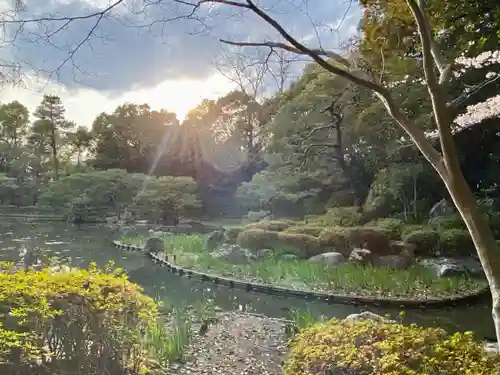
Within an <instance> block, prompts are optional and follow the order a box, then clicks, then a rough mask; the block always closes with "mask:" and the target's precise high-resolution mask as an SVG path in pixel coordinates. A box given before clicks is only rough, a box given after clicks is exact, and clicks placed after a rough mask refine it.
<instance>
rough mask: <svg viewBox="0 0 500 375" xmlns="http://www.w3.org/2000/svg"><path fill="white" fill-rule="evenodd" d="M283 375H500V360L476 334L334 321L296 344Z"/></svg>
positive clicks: (317, 327)
mask: <svg viewBox="0 0 500 375" xmlns="http://www.w3.org/2000/svg"><path fill="white" fill-rule="evenodd" d="M283 374H284V375H332V374H339V375H348V374H349V375H350V374H352V375H420V374H426V375H441V374H446V375H464V374H471V375H498V374H500V356H498V355H496V356H492V357H490V356H488V355H486V353H485V352H484V349H483V347H482V345H481V344H480V343H478V342H476V341H475V340H474V337H473V334H472V333H471V332H465V333H455V334H453V335H452V336H449V335H447V333H446V332H445V331H444V330H442V329H439V328H421V327H418V326H416V325H409V326H407V325H402V324H396V323H386V322H377V321H373V320H369V319H366V320H359V321H344V322H341V321H338V320H335V319H333V320H331V321H329V322H326V323H321V324H315V325H313V326H311V327H310V328H307V329H305V330H303V331H302V332H301V333H300V334H299V335H298V336H297V337H296V338H295V339H294V340H293V341H292V345H291V351H290V353H289V357H288V359H287V361H286V362H285V365H284V369H283Z"/></svg>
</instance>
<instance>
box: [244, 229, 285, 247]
mask: <svg viewBox="0 0 500 375" xmlns="http://www.w3.org/2000/svg"><path fill="white" fill-rule="evenodd" d="M277 239H278V232H273V231H269V230H264V229H245V230H243V231H242V232H240V234H238V237H237V239H236V242H237V244H238V245H240V246H242V247H244V248H247V249H251V250H260V249H272V248H274V247H275V246H276V240H277Z"/></svg>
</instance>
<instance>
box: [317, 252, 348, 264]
mask: <svg viewBox="0 0 500 375" xmlns="http://www.w3.org/2000/svg"><path fill="white" fill-rule="evenodd" d="M345 260H346V259H345V257H344V256H343V255H342V254H340V253H337V252H329V253H323V254H318V255H315V256H313V257H310V258H309V261H311V262H321V263H325V264H328V265H331V266H337V265H340V264H343V263H344V262H345Z"/></svg>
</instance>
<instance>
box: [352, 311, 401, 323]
mask: <svg viewBox="0 0 500 375" xmlns="http://www.w3.org/2000/svg"><path fill="white" fill-rule="evenodd" d="M363 319H368V320H373V321H375V322H381V323H396V321H394V320H390V319H387V318H384V317H383V316H380V315H377V314H375V313H372V312H370V311H363V312H361V313H359V314H351V315H349V316H347V317H346V318H345V319H344V320H343V322H345V323H348V322H356V321H358V320H363Z"/></svg>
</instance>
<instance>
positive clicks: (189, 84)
mask: <svg viewBox="0 0 500 375" xmlns="http://www.w3.org/2000/svg"><path fill="white" fill-rule="evenodd" d="M111 1H112V0H45V1H40V0H25V1H24V2H25V4H26V7H27V12H23V13H22V14H21V18H23V19H28V18H33V17H39V16H43V15H48V14H51V15H52V16H57V17H65V16H75V15H86V14H91V13H93V12H94V13H95V12H98V11H99V10H102V9H104V8H106V7H107V6H109V4H110V3H111ZM348 1H349V0H315V1H314V2H312V1H311V2H307V1H303V0H262V1H261V2H260V5H261V6H262V7H263V8H264V9H265V10H266V11H267V12H268V13H269V14H270V15H271V16H272V17H274V18H276V19H277V20H278V21H279V22H280V23H281V24H282V25H284V27H285V28H286V29H287V30H288V31H289V32H290V33H291V34H292V35H294V36H295V37H297V38H298V39H299V40H302V41H304V42H306V43H307V44H308V45H309V46H312V47H316V46H318V45H321V46H322V47H324V48H338V47H339V45H340V42H341V41H344V40H346V39H347V38H348V37H349V36H351V35H352V33H353V32H355V31H356V26H357V22H358V20H359V15H360V11H359V8H358V7H357V6H355V5H352V4H351V3H350V2H348ZM6 2H9V3H10V0H0V11H1V10H2V9H5V3H6ZM145 2H149V3H155V4H156V5H152V6H150V7H146V8H144V7H143V6H144V3H145ZM124 4H125V5H120V6H118V7H117V8H115V9H114V10H113V12H112V13H110V14H109V15H108V16H107V17H104V18H103V19H102V20H101V21H100V22H99V24H98V25H97V27H96V29H95V30H94V32H93V36H92V37H91V38H90V40H89V43H86V42H84V43H83V44H82V46H80V47H79V48H76V47H78V45H79V43H81V42H82V41H85V38H86V36H87V35H88V34H89V31H90V30H92V28H93V27H94V26H95V25H96V20H97V18H95V17H94V18H90V19H84V20H77V21H74V22H71V23H70V24H68V25H67V27H65V28H63V29H62V30H60V31H59V32H57V33H55V35H54V36H53V37H51V38H50V40H48V39H47V38H46V39H45V40H44V39H40V38H38V39H37V36H40V35H45V36H46V35H47V34H50V33H53V32H54V31H56V30H57V28H58V27H60V26H61V25H62V23H54V22H49V23H30V24H26V25H25V27H24V28H23V29H22V30H21V32H19V33H18V34H17V35H16V39H15V41H14V43H4V44H3V47H2V49H0V59H3V60H4V61H16V62H20V63H21V66H22V69H23V70H24V72H25V73H28V72H31V71H33V68H36V69H38V71H40V70H43V71H46V72H51V71H55V70H57V68H58V67H59V66H60V65H61V64H62V63H63V62H65V61H66V60H67V61H66V63H65V65H64V66H63V67H62V68H61V69H60V70H59V75H58V77H57V78H58V83H53V82H52V83H50V84H49V85H47V87H46V88H45V90H44V92H45V93H58V95H60V96H61V98H62V100H63V102H64V103H65V105H66V108H67V115H68V117H69V118H70V119H71V120H74V121H76V122H78V123H80V124H86V125H89V124H90V123H91V121H92V120H93V118H94V117H95V116H96V115H97V114H99V113H100V112H101V111H112V110H113V109H114V108H115V107H116V106H117V105H119V104H122V103H123V102H124V101H131V102H138V103H144V102H148V103H150V104H151V106H152V107H154V108H160V107H163V108H166V109H171V110H175V111H176V112H178V113H179V115H180V116H181V117H182V115H183V114H184V113H185V112H186V111H187V110H188V109H189V108H191V107H194V106H195V105H196V104H197V102H198V101H199V100H201V99H202V97H208V98H215V97H217V96H220V95H223V94H224V93H225V91H226V92H227V91H228V90H229V89H230V87H231V85H230V84H229V83H228V82H227V80H224V79H222V78H221V76H220V75H218V74H217V72H216V70H215V68H214V66H213V61H215V60H216V58H217V57H218V56H219V55H220V52H221V51H222V50H223V49H227V48H228V46H225V45H222V44H221V43H220V42H219V40H218V39H219V38H225V39H230V40H236V41H257V42H258V41H266V40H281V38H280V37H279V36H278V35H277V33H276V32H275V31H274V30H272V28H271V27H270V26H269V25H267V24H266V23H265V22H264V21H262V20H261V19H259V18H258V17H256V16H255V15H254V14H251V13H249V12H248V11H245V10H241V9H239V8H234V7H229V6H225V5H219V6H212V7H204V8H202V9H201V10H200V11H199V12H198V13H197V15H198V16H199V17H201V18H202V19H203V22H204V23H205V25H206V26H207V27H208V29H203V28H202V27H201V24H200V22H198V21H197V20H194V19H191V20H185V19H183V20H180V21H175V22H173V21H172V22H167V23H165V22H162V21H163V20H165V19H167V18H172V17H175V16H178V15H179V14H186V12H187V10H188V8H186V7H185V6H182V5H179V4H178V3H177V4H176V3H174V2H173V1H171V0H169V1H163V2H152V1H150V0H125V2H124ZM158 4H160V5H158ZM141 7H142V8H141ZM346 11H348V12H346ZM2 14H3V17H1V18H0V24H2V20H6V19H8V17H9V14H6V13H2ZM342 19H344V21H343V22H340V21H341V20H342ZM16 27H18V25H11V26H9V27H8V28H7V31H8V32H9V33H10V37H12V36H13V35H14V34H13V33H14V32H15V31H17V30H18V29H17V28H16ZM337 29H338V30H337ZM4 37H6V36H5V35H4ZM75 49H78V50H77V52H75V54H74V56H70V53H71V51H72V50H75ZM244 52H245V53H256V50H255V49H250V48H249V49H245V50H244ZM70 57H71V58H70ZM298 66H299V67H301V66H303V64H302V65H300V64H299V65H298ZM40 78H42V79H46V78H47V75H46V74H41V76H40ZM32 86H33V87H34V88H33V87H32V90H31V91H29V90H24V91H23V90H21V89H20V88H15V89H5V88H4V89H3V91H2V92H1V93H0V100H2V101H6V100H14V99H18V100H20V101H21V102H23V103H25V104H26V105H28V107H29V108H30V109H33V108H34V107H35V106H36V105H37V104H38V103H39V101H40V100H41V96H42V94H41V93H40V92H38V90H39V89H40V88H41V83H40V82H37V83H35V84H32ZM223 89H224V90H225V91H221V90H223ZM33 90H34V91H33ZM188 106H189V107H188Z"/></svg>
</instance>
